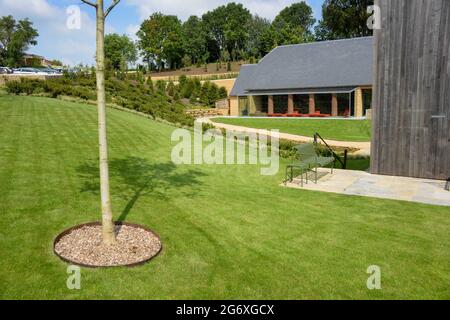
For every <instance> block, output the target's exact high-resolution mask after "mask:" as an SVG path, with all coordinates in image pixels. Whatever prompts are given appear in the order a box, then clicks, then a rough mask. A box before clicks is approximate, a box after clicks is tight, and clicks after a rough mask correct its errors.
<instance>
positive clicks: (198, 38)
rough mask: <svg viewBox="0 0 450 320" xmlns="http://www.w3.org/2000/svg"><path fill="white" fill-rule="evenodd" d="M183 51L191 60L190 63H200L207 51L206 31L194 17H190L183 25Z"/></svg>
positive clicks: (200, 21) (201, 23) (199, 20)
mask: <svg viewBox="0 0 450 320" xmlns="http://www.w3.org/2000/svg"><path fill="white" fill-rule="evenodd" d="M182 35H183V49H184V52H185V54H186V55H188V56H189V57H190V59H191V63H193V64H197V63H199V62H201V59H202V56H203V55H204V54H205V52H206V50H207V39H206V31H205V28H204V25H203V22H202V20H201V19H200V18H198V17H196V16H191V17H189V19H188V20H187V21H186V22H185V23H183V27H182Z"/></svg>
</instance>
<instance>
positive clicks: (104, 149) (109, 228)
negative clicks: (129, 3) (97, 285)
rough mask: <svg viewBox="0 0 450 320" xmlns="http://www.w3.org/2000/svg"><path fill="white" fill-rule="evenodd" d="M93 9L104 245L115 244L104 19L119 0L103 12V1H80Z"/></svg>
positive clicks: (115, 0)
mask: <svg viewBox="0 0 450 320" xmlns="http://www.w3.org/2000/svg"><path fill="white" fill-rule="evenodd" d="M81 1H82V2H84V3H86V4H88V5H90V6H92V7H94V8H95V9H96V14H97V55H96V59H97V104H98V128H99V130H98V132H99V153H100V192H101V203H102V234H103V242H104V243H105V244H110V245H111V244H115V243H116V235H115V232H114V221H113V214H112V206H111V195H110V191H109V167H108V141H107V136H106V104H105V48H104V46H105V19H106V17H107V16H108V15H109V13H110V12H111V11H112V10H113V9H114V7H115V6H117V5H118V4H119V2H120V0H114V2H113V3H112V4H111V5H110V6H109V7H108V9H107V10H106V11H105V10H104V3H103V0H96V2H95V3H94V2H91V1H90V0H81Z"/></svg>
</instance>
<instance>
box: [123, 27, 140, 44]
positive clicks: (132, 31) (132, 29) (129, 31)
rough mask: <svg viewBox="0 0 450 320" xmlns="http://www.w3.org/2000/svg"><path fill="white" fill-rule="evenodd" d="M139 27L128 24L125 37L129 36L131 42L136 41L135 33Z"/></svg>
mask: <svg viewBox="0 0 450 320" xmlns="http://www.w3.org/2000/svg"><path fill="white" fill-rule="evenodd" d="M139 29H140V26H139V25H134V24H130V25H129V26H128V27H127V31H126V34H127V36H129V37H130V38H131V39H132V40H133V41H136V40H137V39H138V37H137V36H136V33H137V32H138V31H139Z"/></svg>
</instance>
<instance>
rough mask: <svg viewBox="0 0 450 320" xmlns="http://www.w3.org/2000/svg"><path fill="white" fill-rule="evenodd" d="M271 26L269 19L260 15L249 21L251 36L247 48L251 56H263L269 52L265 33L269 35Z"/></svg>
mask: <svg viewBox="0 0 450 320" xmlns="http://www.w3.org/2000/svg"><path fill="white" fill-rule="evenodd" d="M270 26H271V23H270V21H269V20H268V19H265V18H261V17H260V16H258V15H254V16H253V17H252V19H251V20H250V23H249V37H248V41H247V48H246V51H247V53H248V54H249V55H250V56H252V57H261V56H263V55H265V54H266V53H267V49H266V46H265V44H264V38H263V35H267V32H268V31H269V29H270ZM272 43H273V42H272ZM270 46H271V45H270ZM270 49H271V48H270ZM270 49H269V50H270Z"/></svg>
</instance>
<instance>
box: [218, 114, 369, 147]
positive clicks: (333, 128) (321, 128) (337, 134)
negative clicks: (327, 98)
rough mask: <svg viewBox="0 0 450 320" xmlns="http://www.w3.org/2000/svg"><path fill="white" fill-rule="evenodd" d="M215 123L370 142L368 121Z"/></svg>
mask: <svg viewBox="0 0 450 320" xmlns="http://www.w3.org/2000/svg"><path fill="white" fill-rule="evenodd" d="M213 121H214V122H218V123H224V124H231V125H236V126H243V127H248V128H256V129H267V130H271V129H279V130H280V132H283V133H289V134H296V135H300V136H307V137H313V136H314V134H315V133H316V132H318V133H319V134H320V135H321V136H322V137H323V138H324V139H329V140H337V141H355V142H366V141H370V136H371V130H372V129H371V123H370V121H368V120H350V119H342V120H338V119H308V118H292V119H291V118H287V119H277V118H272V119H271V118H267V119H264V118H254V119H252V118H214V119H213Z"/></svg>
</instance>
